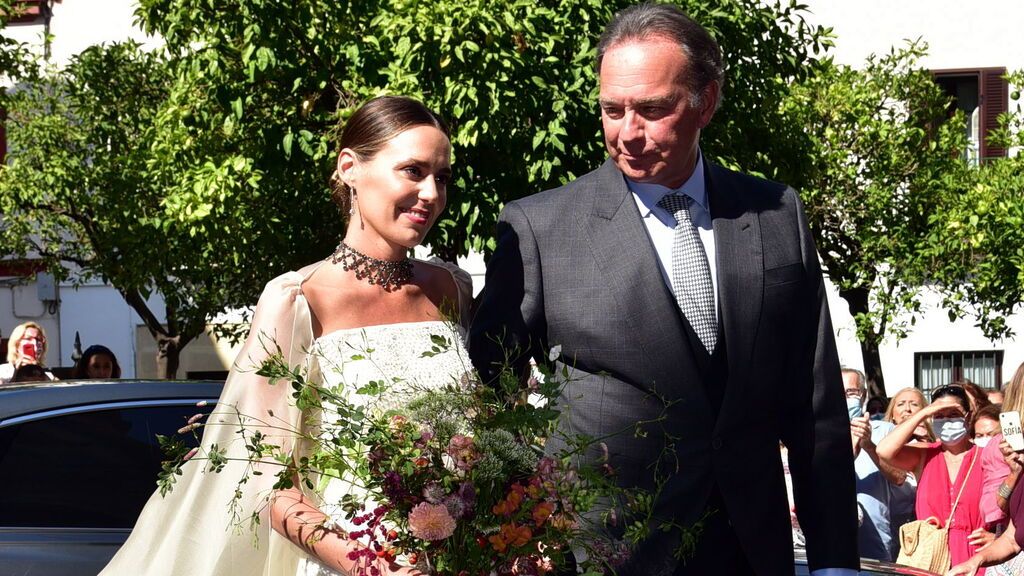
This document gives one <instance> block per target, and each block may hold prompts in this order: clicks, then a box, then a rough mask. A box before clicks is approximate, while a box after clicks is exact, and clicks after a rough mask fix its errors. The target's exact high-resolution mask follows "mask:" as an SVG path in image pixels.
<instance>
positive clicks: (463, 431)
mask: <svg viewBox="0 0 1024 576" xmlns="http://www.w3.org/2000/svg"><path fill="white" fill-rule="evenodd" d="M451 342H452V340H451V339H450V338H448V337H445V336H444V335H436V336H433V337H432V346H431V349H430V350H426V351H424V352H423V353H424V355H431V354H440V353H443V352H444V351H445V350H446V349H447V348H448V347H450V346H451ZM364 353H372V351H358V352H355V353H353V358H354V359H363V354H364ZM541 372H542V373H543V374H542V376H541V377H540V378H532V379H531V380H530V383H529V385H527V386H523V385H522V383H521V382H520V380H519V379H518V378H516V377H513V376H512V375H507V376H506V377H503V378H502V379H501V382H499V383H495V384H492V385H490V386H484V385H482V384H480V383H478V382H476V381H474V379H473V376H472V374H473V373H472V372H469V373H467V375H466V376H464V377H463V378H461V380H460V381H458V382H452V383H451V384H450V385H447V386H443V387H432V388H429V389H422V390H420V389H416V388H415V386H411V385H410V383H409V382H406V381H404V380H402V379H399V378H395V379H392V380H391V381H387V380H379V381H373V382H367V383H364V384H363V385H362V386H361V387H359V388H358V389H357V390H344V389H342V387H340V386H339V387H331V386H327V385H324V384H322V383H318V382H315V381H314V379H311V378H309V377H308V375H307V374H306V373H305V371H304V370H303V369H301V368H298V367H293V366H288V365H287V364H286V363H285V362H284V360H283V357H282V355H281V354H271V355H270V357H269V359H268V360H267V361H265V362H263V363H262V365H261V366H259V368H258V371H257V373H258V374H260V375H262V376H265V377H267V378H269V379H270V381H271V383H274V384H275V385H285V386H291V387H292V389H293V396H294V398H295V401H296V402H297V403H299V407H300V408H302V410H303V411H304V413H312V412H318V413H319V414H320V418H319V420H320V426H319V428H318V430H317V432H315V433H311V434H308V435H307V436H306V437H305V438H304V440H305V441H306V442H307V443H308V445H311V446H312V449H311V450H306V451H305V452H304V453H305V454H308V456H305V457H302V458H295V457H294V455H293V454H282V453H280V450H279V449H277V448H276V447H275V446H273V445H268V444H267V443H266V442H265V441H264V439H263V436H262V434H261V433H260V432H259V430H258V427H256V426H251V427H249V426H247V425H246V424H245V422H246V417H245V415H240V421H241V422H242V425H241V430H240V431H239V433H240V434H241V435H242V436H243V437H245V438H246V443H247V447H248V449H249V452H250V454H251V456H250V458H251V459H252V461H255V460H260V461H262V462H265V461H267V460H268V459H273V460H275V461H277V462H279V463H280V465H281V468H280V471H279V472H278V473H277V484H276V485H275V488H288V487H291V486H293V485H294V483H295V481H296V479H298V480H299V482H301V483H302V484H303V485H304V486H306V488H307V491H311V492H313V493H315V494H319V495H321V496H322V497H323V499H324V502H323V505H324V509H325V511H327V510H331V511H332V512H329V514H331V519H329V520H328V521H326V522H325V523H324V525H323V528H324V529H326V530H338V531H343V532H344V533H345V534H346V535H347V537H348V538H350V539H351V540H353V541H358V542H360V546H359V547H357V549H356V550H355V551H353V552H351V553H350V554H349V559H350V560H353V561H355V562H356V564H357V566H358V570H357V573H358V574H359V575H360V576H364V575H367V576H375V575H376V574H378V573H379V572H378V568H377V566H379V565H380V563H381V562H382V561H383V562H384V563H392V562H396V563H398V564H404V565H409V566H415V567H416V568H417V569H419V570H420V571H422V572H424V573H428V574H437V575H445V576H488V575H491V574H497V575H506V574H538V575H539V574H544V573H547V572H550V571H552V570H555V569H559V568H563V567H565V566H568V565H569V563H570V562H571V561H570V560H569V559H570V552H572V553H573V556H575V557H576V560H577V561H578V562H579V567H580V568H582V570H583V571H584V573H586V574H593V575H597V574H605V573H614V569H615V567H616V566H617V565H618V564H620V563H621V562H622V561H624V560H625V558H626V557H627V555H628V552H629V546H628V544H627V542H630V541H632V540H637V539H639V538H641V537H642V536H643V534H642V531H643V530H644V529H645V528H644V526H645V522H643V521H637V522H634V523H632V525H631V526H630V527H629V528H627V529H626V530H625V534H626V537H625V538H624V539H613V538H611V537H610V536H608V533H607V531H606V530H604V526H603V524H605V522H607V520H608V518H594V517H592V515H589V514H588V515H585V514H584V512H586V511H588V510H591V509H594V508H595V504H596V503H597V502H599V501H600V502H603V503H609V502H614V503H616V504H617V505H618V506H617V507H618V508H620V509H627V510H629V511H630V514H631V515H633V516H635V517H637V518H642V517H643V516H644V515H645V506H649V504H650V502H651V498H650V495H647V494H642V493H639V492H636V491H627V490H625V489H622V488H618V487H616V486H615V484H614V482H613V481H612V468H611V466H610V465H609V464H608V463H607V457H605V460H604V463H603V464H602V465H600V466H597V467H588V466H581V465H578V464H577V463H578V462H579V459H578V458H577V456H579V455H580V454H581V453H582V452H583V451H584V450H591V451H592V452H593V451H595V450H596V451H600V450H601V448H602V445H601V443H600V441H599V440H595V439H588V438H564V437H560V438H559V440H560V443H559V445H564V446H567V448H565V449H564V450H562V451H561V452H558V453H552V452H553V451H552V450H548V453H547V455H545V450H544V446H545V443H547V442H548V441H549V440H550V439H551V438H552V437H553V435H555V434H556V430H557V426H556V424H557V422H558V418H559V414H560V412H559V410H558V407H557V405H556V403H555V400H556V398H557V397H558V394H559V391H560V388H561V386H562V385H563V383H564V382H565V381H566V379H567V378H569V372H568V370H567V369H566V370H563V371H562V372H561V373H560V374H555V373H552V371H550V370H546V369H543V368H542V369H541ZM399 391H401V393H399ZM396 395H398V396H400V397H402V401H401V402H397V403H396V402H395V401H394V398H395V397H396ZM385 398H387V399H389V400H390V402H386V401H384V399H385ZM381 406H387V407H386V408H385V409H381V408H380V407H381ZM250 428H251V429H250ZM604 454H605V455H607V449H605V450H604ZM200 457H203V455H200ZM205 457H207V458H209V459H210V461H211V469H215V465H216V463H217V462H218V460H223V457H222V456H218V454H216V452H215V451H214V453H212V454H209V455H206V456H205ZM183 458H184V456H182V455H180V454H179V455H177V458H176V459H175V460H174V461H172V462H170V463H168V464H167V465H166V466H165V473H164V475H163V478H162V479H161V482H163V483H167V484H169V483H172V482H173V475H174V473H175V471H176V469H177V468H178V467H180V465H181V462H182V461H183ZM214 471H216V470H214ZM242 481H243V482H244V479H243V480H242ZM342 481H343V482H344V485H345V486H346V487H347V489H345V490H343V491H341V492H340V493H337V492H332V490H331V483H332V482H342ZM165 487H167V486H165ZM255 514H258V511H256V512H254V515H255ZM619 532H620V533H622V530H620V531H619Z"/></svg>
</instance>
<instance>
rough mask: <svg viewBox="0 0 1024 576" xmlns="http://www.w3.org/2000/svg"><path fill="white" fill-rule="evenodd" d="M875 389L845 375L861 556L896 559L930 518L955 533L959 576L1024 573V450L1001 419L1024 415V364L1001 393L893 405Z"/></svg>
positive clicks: (966, 390)
mask: <svg viewBox="0 0 1024 576" xmlns="http://www.w3.org/2000/svg"><path fill="white" fill-rule="evenodd" d="M866 384H867V383H866V379H865V377H864V374H863V373H861V372H860V371H858V370H853V369H845V368H844V369H843V387H844V391H845V395H846V403H847V410H848V411H849V416H850V449H851V450H852V452H853V455H854V462H855V469H856V475H857V508H858V512H859V518H860V520H859V521H860V527H859V532H858V540H859V542H858V544H859V547H860V554H861V557H864V558H873V559H878V560H884V561H890V562H894V561H897V559H898V558H899V556H900V547H901V537H900V529H901V527H903V526H907V525H908V523H912V522H914V521H915V520H925V521H929V522H930V523H932V524H934V525H936V526H938V527H943V528H946V529H947V534H948V536H947V538H948V540H947V542H948V547H949V555H950V559H951V564H952V566H953V569H952V570H951V573H953V574H975V573H977V574H985V571H986V568H985V567H983V566H988V568H987V570H988V571H989V572H988V573H989V575H990V576H991V575H993V574H994V575H999V576H1002V575H1010V574H1020V573H1024V553H1022V552H1021V547H1020V546H1019V545H1018V544H1017V542H1016V540H1015V530H1014V526H1013V520H1014V517H1015V516H1017V515H1019V520H1020V521H1024V496H1022V495H1018V497H1017V498H1014V494H1015V489H1016V488H1017V484H1018V479H1019V477H1020V475H1021V470H1022V463H1024V445H1021V446H1018V448H1019V449H1021V451H1017V450H1014V449H1013V447H1011V446H1010V444H1009V443H1008V442H1007V440H1006V439H1004V438H1003V433H1002V424H1001V422H1000V413H1002V412H1006V413H1008V416H1009V415H1010V414H1011V413H1014V412H1016V413H1017V415H1019V414H1024V365H1021V367H1020V368H1018V369H1017V372H1016V373H1015V374H1014V376H1013V378H1012V379H1011V380H1010V381H1009V382H1007V383H1006V384H1005V385H1004V386H1003V388H1002V389H1001V390H984V389H982V388H981V387H980V386H978V385H977V384H974V383H972V382H969V381H963V382H954V383H952V384H949V385H946V386H941V387H939V388H936V389H934V390H931V391H930V393H929V397H928V398H926V397H925V395H924V394H923V393H922V392H921V391H920V390H918V389H917V388H904V389H902V390H900V391H899V392H897V393H896V394H895V395H893V396H892V398H890V399H888V400H887V399H884V398H877V397H876V398H871V399H869V398H868V397H867V385H866ZM929 400H930V402H929ZM785 454H786V451H785V447H783V464H784V465H785V462H786V458H785ZM1022 484H1024V483H1022ZM1021 492H1024V489H1022V490H1021ZM1018 501H1019V502H1018ZM790 502H791V506H792V499H791V501H790ZM793 513H794V514H793V527H794V540H795V542H796V543H797V545H798V546H799V545H801V544H802V541H803V535H802V533H801V532H800V528H799V524H798V523H797V521H796V515H795V510H793ZM912 526H913V525H912V524H911V525H910V527H912ZM908 528H909V527H908ZM910 536H911V535H910V534H909V530H908V538H910ZM909 541H911V540H908V542H909ZM975 570H977V572H975Z"/></svg>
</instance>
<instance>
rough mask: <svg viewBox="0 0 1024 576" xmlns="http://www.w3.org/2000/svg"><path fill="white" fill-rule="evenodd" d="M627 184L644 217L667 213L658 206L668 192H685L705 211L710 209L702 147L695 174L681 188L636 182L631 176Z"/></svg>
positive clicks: (627, 179) (698, 153)
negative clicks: (705, 183)
mask: <svg viewBox="0 0 1024 576" xmlns="http://www.w3.org/2000/svg"><path fill="white" fill-rule="evenodd" d="M626 186H628V187H629V190H630V191H631V192H633V194H634V195H635V196H636V197H637V199H638V200H639V202H638V203H637V204H638V206H639V207H640V215H641V216H643V217H644V218H646V217H648V216H650V214H651V212H652V211H653V212H654V213H655V214H657V215H660V214H662V213H664V214H667V212H665V210H664V209H662V208H661V207H659V206H658V202H659V201H661V199H662V197H664V196H665V195H666V194H685V195H687V196H689V197H690V198H692V199H693V201H694V202H696V203H697V204H698V205H700V206H701V208H703V209H704V210H705V211H708V193H707V190H706V189H705V188H704V158H703V155H702V154H701V152H700V149H698V150H697V165H696V166H694V168H693V174H690V177H689V178H688V179H687V180H686V182H683V185H682V186H680V187H679V188H669V187H667V186H662V185H660V184H645V183H642V182H634V181H632V180H630V179H629V178H626ZM659 219H660V218H659Z"/></svg>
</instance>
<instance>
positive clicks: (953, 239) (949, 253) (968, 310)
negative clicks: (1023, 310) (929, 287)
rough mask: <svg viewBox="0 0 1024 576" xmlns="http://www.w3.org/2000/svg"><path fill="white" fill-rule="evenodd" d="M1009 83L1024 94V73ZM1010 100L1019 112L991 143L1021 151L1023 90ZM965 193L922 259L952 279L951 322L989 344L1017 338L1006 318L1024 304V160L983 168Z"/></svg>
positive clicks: (947, 210) (1004, 119) (1005, 119)
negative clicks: (967, 323) (973, 329)
mask: <svg viewBox="0 0 1024 576" xmlns="http://www.w3.org/2000/svg"><path fill="white" fill-rule="evenodd" d="M1007 80H1008V82H1009V83H1010V84H1011V85H1012V86H1018V87H1019V86H1024V72H1016V73H1013V74H1011V75H1009V76H1008V78H1007ZM1010 97H1011V99H1012V100H1014V101H1016V102H1017V104H1016V107H1015V109H1012V110H1010V111H1008V112H1007V113H1005V114H1003V115H1002V116H1001V117H1000V118H999V127H998V128H997V129H996V130H995V131H993V132H992V133H991V134H990V139H991V140H990V141H991V142H992V143H993V144H994V145H997V146H1000V147H1004V148H1006V149H1008V150H1009V149H1016V150H1020V149H1021V148H1022V147H1024V116H1022V115H1021V109H1020V92H1019V88H1018V89H1017V90H1015V91H1013V92H1012V93H1011V94H1010ZM962 190H963V193H962V194H960V195H957V196H953V197H952V198H950V201H949V202H948V203H947V204H945V205H943V206H942V210H941V211H939V212H937V213H936V214H934V215H933V219H934V220H935V222H934V224H935V230H934V232H933V234H932V236H931V237H930V238H929V246H930V249H929V250H928V251H926V252H925V254H923V257H924V258H927V259H928V262H929V264H930V265H931V266H933V267H935V268H936V269H937V270H938V271H939V272H938V276H939V277H942V278H947V279H950V282H948V285H947V289H946V291H945V296H946V298H945V302H944V303H945V306H946V308H947V309H948V310H949V312H950V319H951V320H952V319H953V318H956V317H969V318H972V319H973V320H974V321H975V322H976V325H977V326H978V327H979V328H980V329H981V330H982V332H983V333H984V334H985V335H986V336H987V337H989V338H992V339H996V338H1005V337H1011V336H1013V331H1012V330H1011V328H1010V326H1009V325H1008V324H1007V322H1006V320H1007V317H1008V316H1010V315H1011V314H1013V313H1015V312H1017V311H1019V309H1020V306H1021V303H1022V302H1024V155H1022V154H1019V153H1018V154H1016V155H1013V156H1008V157H1005V158H994V159H989V160H988V161H986V162H983V163H982V164H981V165H980V166H979V167H978V169H976V170H972V171H971V172H970V173H969V174H967V177H966V178H965V180H964V183H963V185H962Z"/></svg>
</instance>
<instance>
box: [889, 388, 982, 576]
mask: <svg viewBox="0 0 1024 576" xmlns="http://www.w3.org/2000/svg"><path fill="white" fill-rule="evenodd" d="M970 406H971V404H970V400H969V399H968V396H967V393H966V392H965V391H964V389H963V387H961V386H955V385H953V386H943V387H941V388H938V389H936V390H935V391H934V392H932V403H931V404H930V405H928V406H927V407H926V408H923V409H922V410H920V411H918V412H917V413H916V414H913V415H912V416H911V417H910V418H907V419H906V420H905V421H904V422H903V423H902V424H900V425H899V426H897V427H896V429H895V430H893V431H892V432H890V433H889V435H888V436H886V437H885V438H883V439H882V442H881V443H880V444H879V445H878V456H879V458H881V459H882V460H884V461H886V462H888V463H889V464H890V465H892V466H895V467H897V468H899V469H902V470H906V471H908V472H910V471H914V470H921V476H920V480H919V482H918V487H917V502H916V506H915V510H916V512H917V519H918V520H926V519H928V518H936V519H938V521H939V523H940V524H943V525H946V523H947V521H949V522H948V526H946V527H947V528H949V552H950V558H951V560H952V562H953V564H960V563H961V562H965V561H966V560H968V559H969V558H970V557H971V555H972V554H974V553H975V552H976V551H977V546H975V545H973V544H972V543H971V540H972V536H973V534H974V533H975V531H976V530H977V529H979V528H984V525H985V522H984V519H983V518H982V515H981V509H980V506H979V501H980V499H981V488H982V483H983V482H982V481H983V476H984V472H983V471H982V467H981V464H980V463H979V462H978V460H980V453H981V451H980V450H978V449H977V448H976V447H975V446H974V445H973V444H972V443H971V441H970V438H969V437H968V436H969V434H968V427H967V422H968V418H969V416H970V412H971V409H970ZM929 418H930V419H931V428H932V432H933V433H934V434H935V436H936V437H937V438H938V439H939V442H936V443H933V444H923V445H922V444H910V445H908V444H907V442H908V441H909V440H910V438H911V436H912V435H913V433H914V429H915V428H917V426H918V425H920V424H922V423H924V422H925V421H926V420H927V419H929ZM954 507H955V509H954ZM983 573H984V571H981V572H979V574H983Z"/></svg>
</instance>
